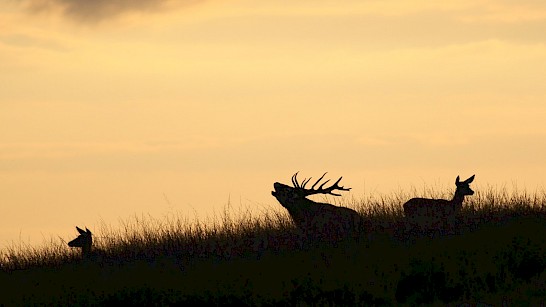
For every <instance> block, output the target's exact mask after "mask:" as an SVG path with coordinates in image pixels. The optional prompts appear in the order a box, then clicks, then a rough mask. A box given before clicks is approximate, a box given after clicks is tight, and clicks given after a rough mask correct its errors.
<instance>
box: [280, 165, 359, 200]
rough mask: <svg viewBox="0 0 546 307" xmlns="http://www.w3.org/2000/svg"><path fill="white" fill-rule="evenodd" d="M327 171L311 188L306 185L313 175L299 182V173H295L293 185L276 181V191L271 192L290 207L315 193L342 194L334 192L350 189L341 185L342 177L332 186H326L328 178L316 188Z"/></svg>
mask: <svg viewBox="0 0 546 307" xmlns="http://www.w3.org/2000/svg"><path fill="white" fill-rule="evenodd" d="M326 174H327V173H324V174H323V175H322V176H321V177H320V178H319V179H318V180H317V181H316V182H315V183H314V184H313V185H312V186H311V188H310V189H306V188H305V186H306V185H307V184H308V183H309V181H311V177H309V179H305V178H304V179H303V181H302V182H301V184H300V183H299V182H298V178H297V176H298V173H295V174H294V175H293V176H292V184H293V187H291V186H288V185H286V184H282V183H279V182H275V183H274V184H273V187H274V189H275V191H272V192H271V195H273V196H275V197H276V198H277V200H278V201H279V202H280V203H281V205H283V206H284V207H289V206H291V205H294V204H295V203H296V202H298V201H300V200H301V199H303V198H305V197H307V196H309V195H314V194H329V195H335V196H341V194H337V193H333V191H335V190H340V191H349V190H351V188H345V187H342V186H339V182H340V181H341V178H343V177H339V179H338V180H337V181H336V182H335V183H334V184H333V185H331V186H330V187H327V188H325V187H324V186H325V185H326V184H327V183H328V182H329V181H330V180H326V181H324V182H323V183H322V184H320V185H319V186H318V187H317V189H315V186H317V185H318V184H319V182H320V181H321V180H322V179H323V178H324V176H325V175H326Z"/></svg>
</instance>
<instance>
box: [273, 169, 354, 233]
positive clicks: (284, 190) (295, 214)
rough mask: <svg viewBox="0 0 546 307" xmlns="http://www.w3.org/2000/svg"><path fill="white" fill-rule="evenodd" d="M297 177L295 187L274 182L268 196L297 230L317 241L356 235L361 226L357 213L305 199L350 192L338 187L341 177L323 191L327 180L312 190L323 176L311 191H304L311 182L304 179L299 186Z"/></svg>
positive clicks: (293, 180)
mask: <svg viewBox="0 0 546 307" xmlns="http://www.w3.org/2000/svg"><path fill="white" fill-rule="evenodd" d="M297 175H298V173H296V174H294V175H293V176H292V184H293V185H294V187H290V186H287V185H285V184H282V183H279V182H275V184H273V187H274V189H275V191H272V192H271V194H272V195H273V196H275V198H277V200H278V201H279V203H280V204H281V205H282V206H283V207H285V208H286V210H288V213H289V214H290V216H291V217H292V220H293V221H294V223H295V224H296V226H297V227H298V228H299V229H300V230H302V231H303V232H304V233H305V234H307V235H312V236H318V237H320V238H324V237H326V239H337V238H342V237H344V236H347V235H350V234H353V235H354V234H356V231H357V230H358V227H360V226H361V217H360V215H359V214H358V213H357V212H356V211H354V210H352V209H349V208H345V207H338V206H333V205H331V204H325V203H317V202H314V201H312V200H309V199H307V198H306V197H307V196H309V195H314V194H329V195H335V196H341V195H340V194H336V193H333V191H334V190H340V191H349V190H350V189H351V188H344V187H342V186H339V185H338V184H339V182H340V181H341V178H343V177H340V178H339V179H338V180H337V181H336V182H335V183H334V184H333V185H332V186H330V187H328V188H324V185H325V184H326V183H328V181H330V180H326V181H325V182H323V183H322V184H320V186H318V188H317V189H315V186H317V184H319V182H320V181H321V180H322V179H323V178H324V176H325V175H326V173H324V174H323V175H322V176H321V177H320V178H319V179H318V180H317V181H316V182H315V183H314V184H313V185H312V186H311V188H310V189H306V188H305V186H306V185H307V184H308V183H309V181H310V180H311V178H309V179H304V180H303V181H302V183H301V184H300V183H299V182H298V179H297Z"/></svg>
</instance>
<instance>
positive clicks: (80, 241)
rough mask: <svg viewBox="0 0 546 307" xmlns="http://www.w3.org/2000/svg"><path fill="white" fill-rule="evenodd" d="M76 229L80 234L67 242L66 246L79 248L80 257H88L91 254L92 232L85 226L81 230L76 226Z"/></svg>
mask: <svg viewBox="0 0 546 307" xmlns="http://www.w3.org/2000/svg"><path fill="white" fill-rule="evenodd" d="M76 229H77V230H78V232H79V233H80V235H79V236H78V237H77V238H76V239H74V240H72V241H70V242H68V246H70V247H76V248H81V251H82V258H84V259H88V258H90V257H91V255H92V252H91V248H92V246H93V234H92V233H91V231H90V230H89V229H87V227H86V228H85V230H83V229H81V228H80V227H78V226H76Z"/></svg>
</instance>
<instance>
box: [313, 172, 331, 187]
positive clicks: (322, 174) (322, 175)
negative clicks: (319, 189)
mask: <svg viewBox="0 0 546 307" xmlns="http://www.w3.org/2000/svg"><path fill="white" fill-rule="evenodd" d="M326 174H328V172H326V173H324V174H322V176H320V178H319V179H318V180H317V182H315V184H313V186H311V189H314V188H315V186H316V185H317V183H319V182H320V181H321V180H322V178H324V176H326ZM309 179H311V178H309ZM326 182H328V181H326Z"/></svg>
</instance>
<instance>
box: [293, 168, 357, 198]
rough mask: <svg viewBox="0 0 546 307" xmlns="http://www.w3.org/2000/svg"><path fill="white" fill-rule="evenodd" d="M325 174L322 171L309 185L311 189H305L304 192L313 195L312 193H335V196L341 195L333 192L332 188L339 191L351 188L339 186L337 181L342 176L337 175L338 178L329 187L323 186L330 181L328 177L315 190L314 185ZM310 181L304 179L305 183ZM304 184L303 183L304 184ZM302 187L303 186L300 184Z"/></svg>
mask: <svg viewBox="0 0 546 307" xmlns="http://www.w3.org/2000/svg"><path fill="white" fill-rule="evenodd" d="M325 175H326V173H324V174H323V175H322V176H321V177H320V178H319V179H318V180H317V181H316V182H315V183H314V184H313V186H312V187H311V189H307V190H305V194H306V195H313V194H331V195H335V196H341V194H337V193H333V191H334V190H340V191H349V190H351V188H345V187H343V186H339V182H340V181H341V179H342V178H343V177H339V179H338V180H337V181H336V182H335V183H334V184H332V185H331V186H330V187H327V188H325V187H324V186H325V185H326V184H327V183H328V182H330V179H328V180H326V181H324V182H323V183H321V184H320V186H319V187H318V188H317V189H316V190H315V186H316V185H317V184H319V182H320V181H321V180H322V179H323V178H324V176H325ZM309 181H310V179H309V180H305V184H307V183H308V182H309ZM305 184H304V185H305ZM302 188H303V186H302Z"/></svg>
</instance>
